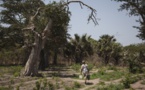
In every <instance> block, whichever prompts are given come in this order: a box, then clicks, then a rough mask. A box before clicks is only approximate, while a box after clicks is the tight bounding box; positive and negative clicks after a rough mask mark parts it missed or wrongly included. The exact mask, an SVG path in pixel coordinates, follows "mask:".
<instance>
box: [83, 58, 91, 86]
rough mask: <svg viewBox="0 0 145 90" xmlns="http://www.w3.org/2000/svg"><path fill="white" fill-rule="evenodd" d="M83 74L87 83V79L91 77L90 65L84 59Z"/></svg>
mask: <svg viewBox="0 0 145 90" xmlns="http://www.w3.org/2000/svg"><path fill="white" fill-rule="evenodd" d="M81 74H82V75H83V77H84V79H85V84H87V80H89V79H90V77H89V69H88V65H87V64H86V63H85V61H82V65H81Z"/></svg>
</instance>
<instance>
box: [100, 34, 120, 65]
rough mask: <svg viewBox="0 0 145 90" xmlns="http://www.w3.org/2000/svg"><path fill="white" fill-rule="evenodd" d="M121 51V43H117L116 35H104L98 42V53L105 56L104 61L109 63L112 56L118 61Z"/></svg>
mask: <svg viewBox="0 0 145 90" xmlns="http://www.w3.org/2000/svg"><path fill="white" fill-rule="evenodd" d="M120 52H121V45H120V44H119V43H116V39H115V38H114V36H109V35H102V36H101V37H100V39H99V41H98V44H97V53H98V55H99V56H101V57H103V59H104V63H105V64H108V63H109V60H110V59H111V58H114V59H115V60H116V63H118V59H119V55H120Z"/></svg>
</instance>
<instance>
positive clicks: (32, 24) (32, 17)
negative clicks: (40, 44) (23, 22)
mask: <svg viewBox="0 0 145 90" xmlns="http://www.w3.org/2000/svg"><path fill="white" fill-rule="evenodd" d="M40 9H41V7H40V8H38V9H37V11H36V13H35V15H33V16H31V17H30V19H29V23H28V25H27V27H26V28H23V29H22V30H31V31H32V32H33V33H34V34H36V35H37V36H39V37H40V34H39V33H38V32H36V31H35V24H34V19H35V17H36V16H37V15H38V13H39V11H40Z"/></svg>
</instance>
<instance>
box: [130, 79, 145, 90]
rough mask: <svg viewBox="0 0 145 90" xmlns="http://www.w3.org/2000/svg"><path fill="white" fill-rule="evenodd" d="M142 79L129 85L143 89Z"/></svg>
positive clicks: (137, 89) (136, 89)
mask: <svg viewBox="0 0 145 90" xmlns="http://www.w3.org/2000/svg"><path fill="white" fill-rule="evenodd" d="M142 82H143V80H140V81H138V82H136V83H134V84H131V87H132V88H133V89H135V90H145V85H143V84H142Z"/></svg>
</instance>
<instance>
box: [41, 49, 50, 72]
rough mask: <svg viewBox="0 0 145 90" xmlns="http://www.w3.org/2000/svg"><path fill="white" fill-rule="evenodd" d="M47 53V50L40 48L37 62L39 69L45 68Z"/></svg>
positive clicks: (46, 65)
mask: <svg viewBox="0 0 145 90" xmlns="http://www.w3.org/2000/svg"><path fill="white" fill-rule="evenodd" d="M48 55H49V52H48V50H44V49H42V50H41V52H40V64H39V69H40V70H45V68H47V67H48Z"/></svg>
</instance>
